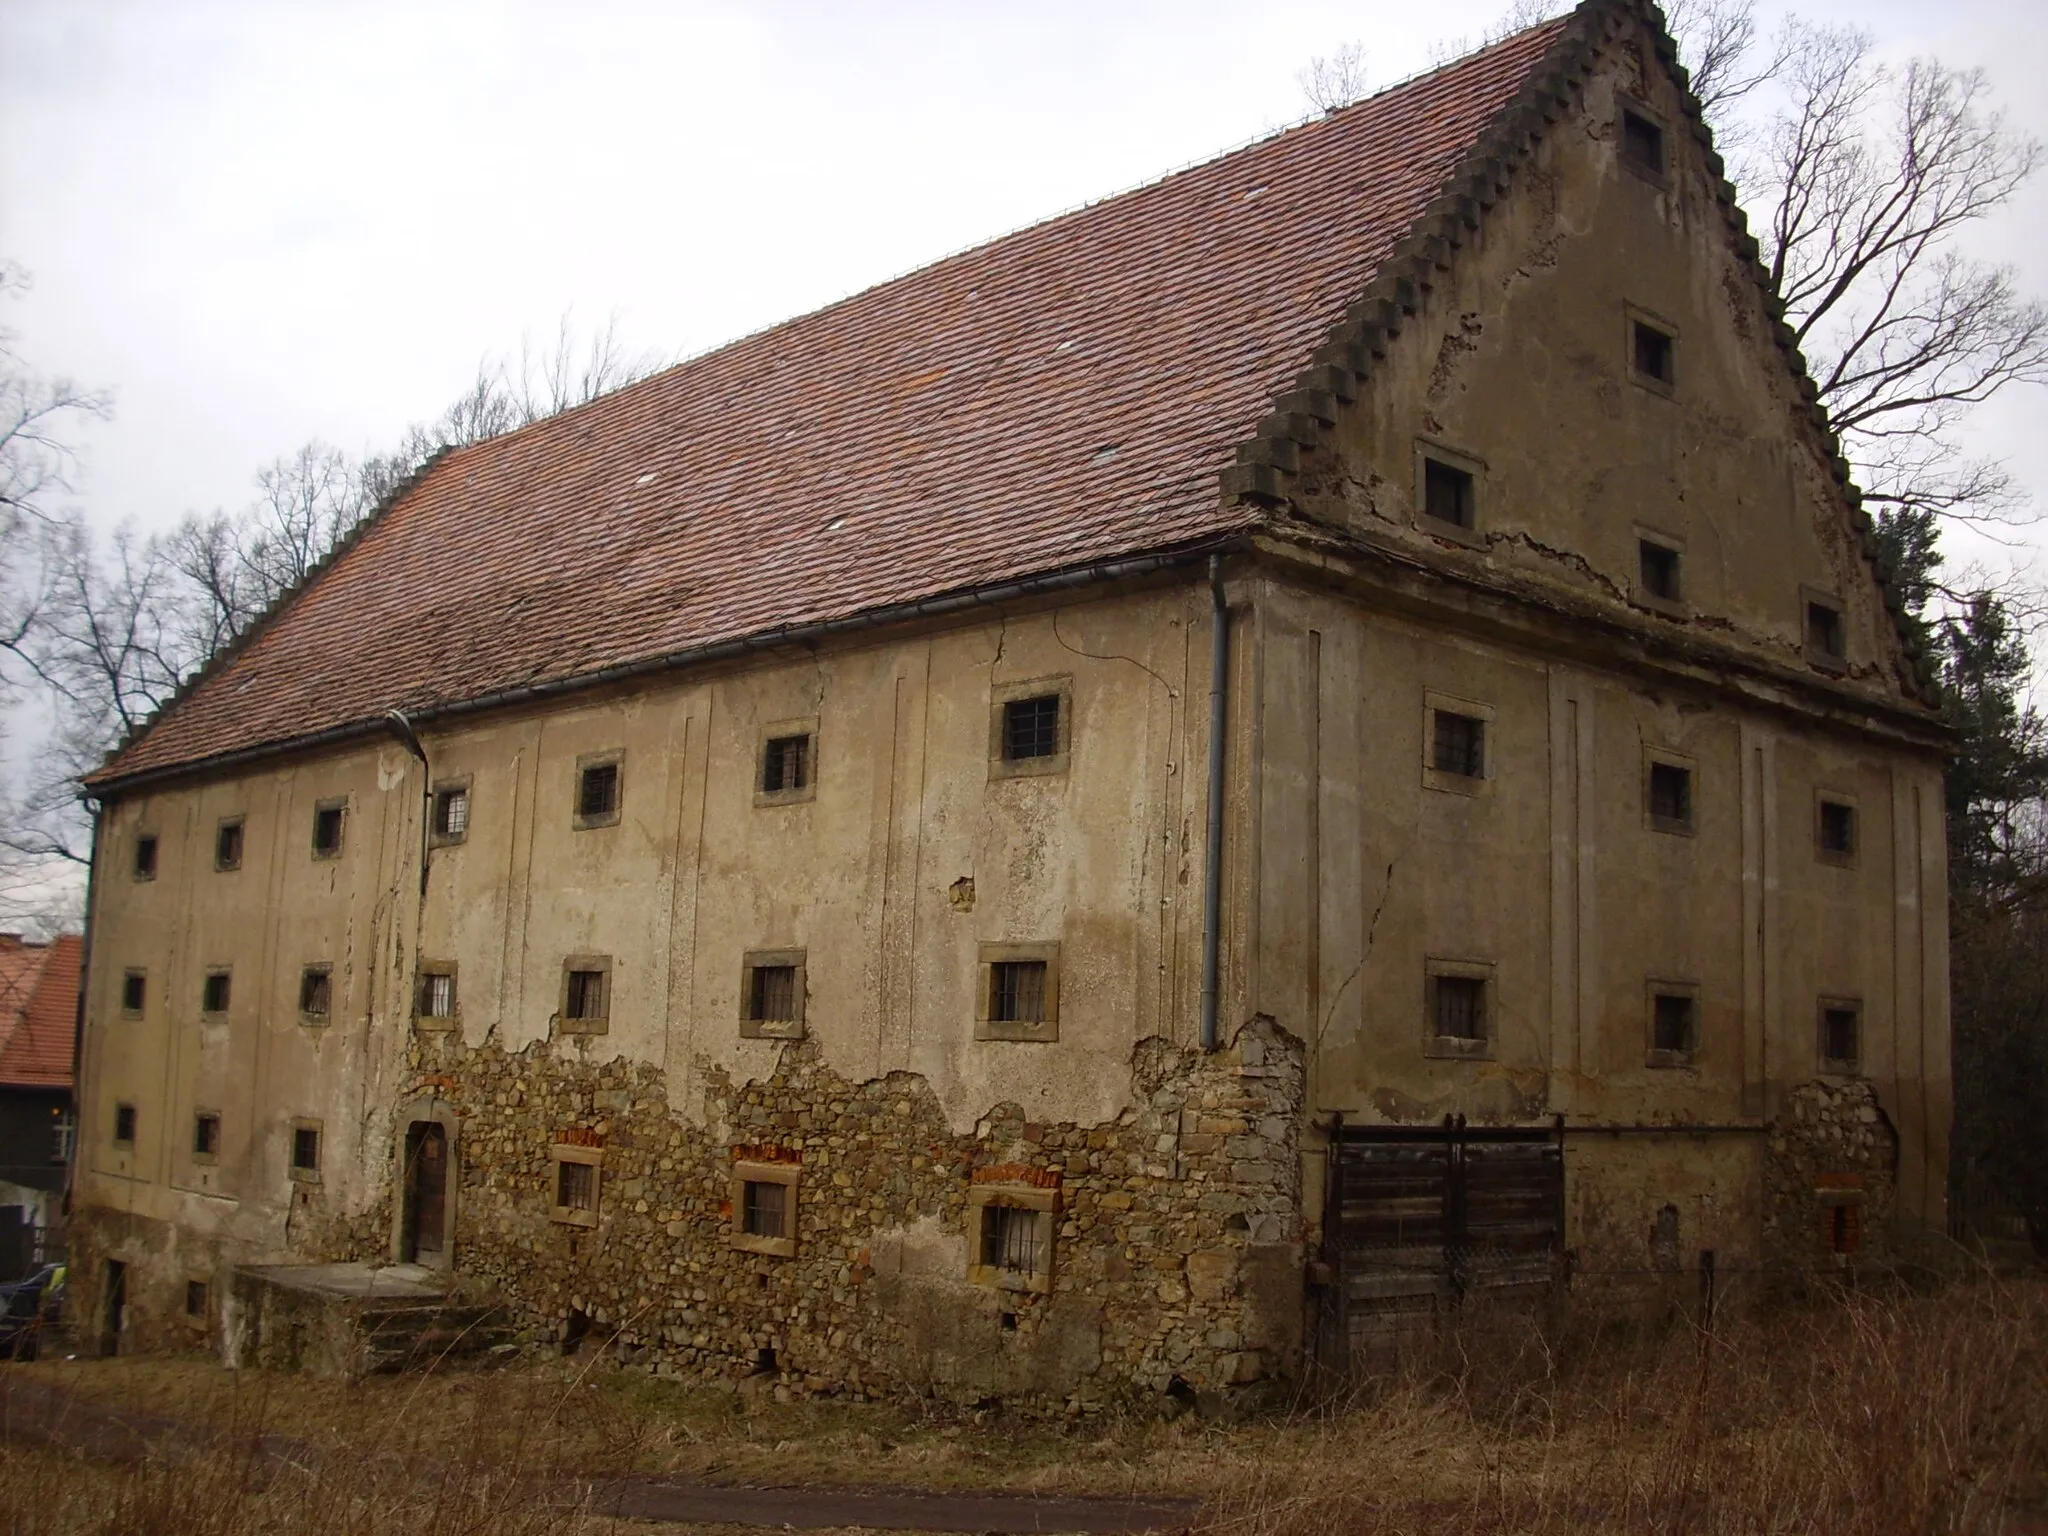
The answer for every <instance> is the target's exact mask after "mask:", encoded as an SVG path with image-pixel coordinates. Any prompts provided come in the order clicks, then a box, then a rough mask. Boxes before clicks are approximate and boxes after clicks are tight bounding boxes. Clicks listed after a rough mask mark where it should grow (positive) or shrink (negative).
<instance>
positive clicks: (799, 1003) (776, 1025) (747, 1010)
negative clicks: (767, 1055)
mask: <svg viewBox="0 0 2048 1536" xmlns="http://www.w3.org/2000/svg"><path fill="white" fill-rule="evenodd" d="M804 955H805V952H804V951H803V950H801V949H750V950H748V951H747V952H746V954H745V955H743V956H742V957H741V959H740V1038H741V1039H742V1040H801V1039H803V1037H804V1033H805V1024H804V1013H805V1007H804V1004H805V999H806V996H807V993H808V990H809V989H808V984H807V978H806V975H805V960H804ZM783 965H786V966H789V967H791V968H792V969H794V970H795V972H796V977H795V989H796V1017H795V1018H793V1019H757V1018H755V1017H754V1016H753V1009H754V973H755V972H756V971H759V970H766V969H768V968H770V967H772V966H783Z"/></svg>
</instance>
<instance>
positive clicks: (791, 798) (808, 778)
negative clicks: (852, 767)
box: [754, 715, 818, 806]
mask: <svg viewBox="0 0 2048 1536" xmlns="http://www.w3.org/2000/svg"><path fill="white" fill-rule="evenodd" d="M792 736H801V737H803V738H804V740H805V742H806V746H805V748H804V781H803V783H802V784H801V785H799V786H798V787H797V788H795V789H764V788H762V787H761V786H762V784H763V783H764V782H765V779H766V775H767V771H768V743H769V742H771V741H783V740H786V739H788V738H789V737H792ZM817 798H818V717H817V716H816V715H803V716H799V717H796V718H793V719H789V720H771V721H769V722H768V723H767V724H766V725H764V726H762V727H761V729H760V731H759V732H758V733H757V735H756V737H755V741H754V804H755V805H757V806H770V805H802V804H804V803H805V802H807V801H811V800H815V799H817Z"/></svg>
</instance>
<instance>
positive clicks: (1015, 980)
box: [988, 960, 1045, 1024]
mask: <svg viewBox="0 0 2048 1536" xmlns="http://www.w3.org/2000/svg"><path fill="white" fill-rule="evenodd" d="M988 974H989V992H988V1017H989V1022H990V1023H992V1024H1042V1023H1044V1022H1045V962H1044V961H1043V960H998V961H996V962H995V963H994V964H993V965H991V966H990V967H989V972H988Z"/></svg>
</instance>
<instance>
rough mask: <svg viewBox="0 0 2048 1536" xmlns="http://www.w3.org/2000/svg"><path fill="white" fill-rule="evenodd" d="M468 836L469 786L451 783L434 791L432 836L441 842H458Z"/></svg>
mask: <svg viewBox="0 0 2048 1536" xmlns="http://www.w3.org/2000/svg"><path fill="white" fill-rule="evenodd" d="M467 836H469V787H468V786H467V785H465V784H457V785H451V786H449V787H448V788H446V789H437V790H435V791H434V837H435V839H436V840H437V841H439V842H443V843H459V842H461V841H462V840H463V839H464V838H465V837H467Z"/></svg>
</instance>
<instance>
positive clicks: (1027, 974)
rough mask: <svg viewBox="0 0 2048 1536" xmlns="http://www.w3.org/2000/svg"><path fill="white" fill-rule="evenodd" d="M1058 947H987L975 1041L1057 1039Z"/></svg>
mask: <svg viewBox="0 0 2048 1536" xmlns="http://www.w3.org/2000/svg"><path fill="white" fill-rule="evenodd" d="M1058 956H1059V946H1058V945H1057V944H984V945H982V947H981V1004H980V1017H979V1020H978V1022H977V1027H976V1030H975V1038H976V1039H980V1040H1056V1039H1058V1038H1059V960H1058Z"/></svg>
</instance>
